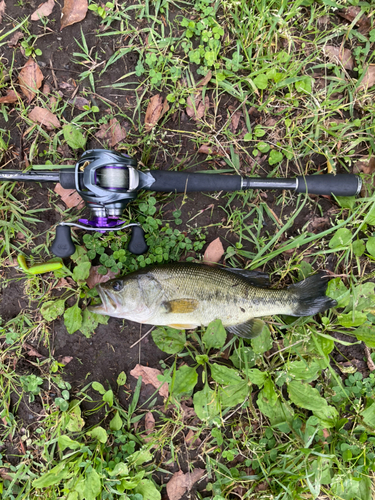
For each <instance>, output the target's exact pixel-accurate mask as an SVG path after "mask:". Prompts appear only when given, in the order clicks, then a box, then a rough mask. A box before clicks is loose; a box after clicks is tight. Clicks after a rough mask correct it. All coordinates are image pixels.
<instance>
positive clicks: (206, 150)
mask: <svg viewBox="0 0 375 500" xmlns="http://www.w3.org/2000/svg"><path fill="white" fill-rule="evenodd" d="M198 153H203V154H205V155H217V156H226V152H225V151H224V149H221V148H220V149H219V148H217V147H215V146H209V145H208V144H202V146H200V147H199V149H198Z"/></svg>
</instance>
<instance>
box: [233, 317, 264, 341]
mask: <svg viewBox="0 0 375 500" xmlns="http://www.w3.org/2000/svg"><path fill="white" fill-rule="evenodd" d="M264 324H265V323H264V321H263V320H261V319H259V318H252V319H250V320H249V321H246V323H240V324H239V325H234V326H227V327H226V329H227V330H228V332H230V333H234V334H235V335H238V336H239V337H242V338H244V339H253V338H255V337H258V335H260V334H261V333H262V330H263V327H264Z"/></svg>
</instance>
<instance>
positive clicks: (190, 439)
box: [185, 429, 202, 449]
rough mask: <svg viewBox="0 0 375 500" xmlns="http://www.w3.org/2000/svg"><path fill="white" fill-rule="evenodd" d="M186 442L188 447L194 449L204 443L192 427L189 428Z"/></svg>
mask: <svg viewBox="0 0 375 500" xmlns="http://www.w3.org/2000/svg"><path fill="white" fill-rule="evenodd" d="M185 443H186V445H187V447H188V448H191V449H193V448H197V447H198V446H199V445H200V444H201V443H202V441H201V440H200V439H199V437H198V436H197V434H196V433H195V432H194V431H193V430H192V429H189V432H188V433H187V434H186V436H185Z"/></svg>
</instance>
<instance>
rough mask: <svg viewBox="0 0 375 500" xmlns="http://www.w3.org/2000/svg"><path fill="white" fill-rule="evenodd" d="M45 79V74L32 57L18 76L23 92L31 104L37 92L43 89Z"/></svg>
mask: <svg viewBox="0 0 375 500" xmlns="http://www.w3.org/2000/svg"><path fill="white" fill-rule="evenodd" d="M43 78H44V76H43V73H42V72H41V70H40V68H39V66H38V64H37V63H36V62H35V61H34V59H33V58H32V57H30V58H29V60H28V61H27V63H26V64H25V66H24V67H23V68H22V69H21V71H20V74H19V76H18V82H19V84H20V87H21V91H22V93H23V95H24V96H25V97H26V98H27V100H28V102H29V103H30V102H31V101H32V100H33V99H34V97H35V94H36V91H37V90H38V89H39V88H40V87H41V85H42V81H43Z"/></svg>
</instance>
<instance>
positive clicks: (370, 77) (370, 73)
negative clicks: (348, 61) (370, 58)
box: [358, 64, 375, 90]
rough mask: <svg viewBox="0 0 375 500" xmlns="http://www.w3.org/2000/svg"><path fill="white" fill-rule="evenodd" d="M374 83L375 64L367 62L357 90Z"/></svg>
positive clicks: (365, 88)
mask: <svg viewBox="0 0 375 500" xmlns="http://www.w3.org/2000/svg"><path fill="white" fill-rule="evenodd" d="M373 85H375V64H369V65H368V66H367V69H366V71H365V75H364V77H363V80H362V82H361V85H360V86H359V87H358V90H367V89H369V88H370V87H372V86H373Z"/></svg>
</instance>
